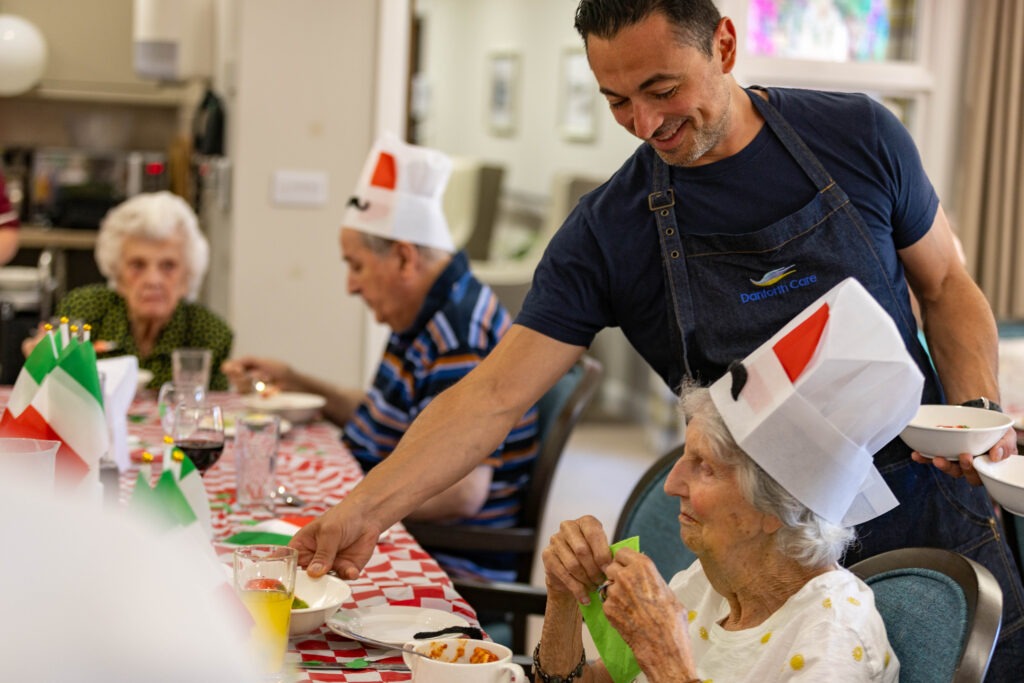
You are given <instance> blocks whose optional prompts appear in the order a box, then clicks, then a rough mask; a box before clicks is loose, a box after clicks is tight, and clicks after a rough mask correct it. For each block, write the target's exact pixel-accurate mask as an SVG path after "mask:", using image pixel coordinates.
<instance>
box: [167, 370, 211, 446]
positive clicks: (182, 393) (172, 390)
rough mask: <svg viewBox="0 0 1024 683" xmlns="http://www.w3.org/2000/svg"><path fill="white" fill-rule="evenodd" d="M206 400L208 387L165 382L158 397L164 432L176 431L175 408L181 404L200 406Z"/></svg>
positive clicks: (168, 433) (171, 432)
mask: <svg viewBox="0 0 1024 683" xmlns="http://www.w3.org/2000/svg"><path fill="white" fill-rule="evenodd" d="M205 401H206V389H205V388H204V387H202V386H200V385H198V384H192V385H184V384H181V385H179V384H175V383H174V382H164V383H163V386H161V387H160V393H159V394H158V396H157V399H156V407H157V413H158V414H159V415H160V426H161V427H163V429H164V434H167V435H171V434H173V433H174V409H175V408H177V407H178V406H180V405H186V406H200V405H202V404H203V403H204V402H205Z"/></svg>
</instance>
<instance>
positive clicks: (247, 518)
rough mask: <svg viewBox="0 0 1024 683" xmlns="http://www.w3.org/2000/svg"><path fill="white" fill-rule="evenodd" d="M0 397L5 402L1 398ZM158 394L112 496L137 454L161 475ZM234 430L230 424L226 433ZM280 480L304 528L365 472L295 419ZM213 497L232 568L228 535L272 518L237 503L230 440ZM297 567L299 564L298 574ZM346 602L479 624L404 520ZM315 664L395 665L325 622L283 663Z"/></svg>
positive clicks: (207, 480) (127, 481)
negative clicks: (147, 457) (362, 661)
mask: <svg viewBox="0 0 1024 683" xmlns="http://www.w3.org/2000/svg"><path fill="white" fill-rule="evenodd" d="M0 398H4V399H5V398H6V397H2V396H0ZM156 398H157V397H156V394H155V393H154V392H152V391H143V392H140V393H139V394H138V395H137V396H136V398H135V399H134V401H133V402H132V404H131V407H130V408H129V411H128V443H129V449H130V461H131V465H130V466H129V467H128V468H127V469H126V470H124V471H123V472H121V473H120V476H119V477H118V484H119V486H118V491H117V498H118V499H119V503H120V504H124V503H126V502H127V501H128V500H129V499H130V497H131V495H132V491H133V489H134V486H135V483H136V480H137V478H138V474H139V468H140V464H141V462H142V454H143V452H145V451H148V452H149V453H151V454H152V455H153V457H154V460H153V462H152V463H151V465H150V467H151V471H152V473H151V476H152V478H153V482H151V483H155V481H156V478H157V477H158V476H159V474H160V471H161V464H162V460H163V451H164V446H165V443H164V434H163V429H162V427H161V425H160V419H159V415H158V409H157V403H156ZM207 401H208V402H210V403H213V404H215V405H220V406H221V407H222V410H223V412H224V414H225V416H226V422H228V423H229V424H230V422H231V419H232V418H233V417H234V416H237V415H241V414H243V413H244V412H245V406H244V401H243V398H242V397H241V396H239V395H237V394H234V393H230V392H210V393H209V394H208V396H207ZM227 431H230V430H227ZM276 476H277V483H278V484H279V485H281V486H284V487H285V488H286V489H287V490H288V491H290V492H291V493H293V494H294V495H296V496H297V497H298V498H299V499H301V500H302V501H303V504H302V506H301V507H278V508H276V509H275V511H274V514H273V515H272V516H273V517H276V518H280V519H284V520H287V521H291V522H292V523H297V524H299V525H301V524H302V523H303V522H305V521H308V520H310V519H312V518H314V517H316V516H318V515H320V514H321V513H323V512H325V511H326V510H327V509H328V508H330V507H331V506H333V505H334V504H336V503H338V502H339V501H340V500H341V499H342V498H344V497H345V494H346V493H348V492H349V491H351V490H352V488H353V487H354V486H355V485H356V484H358V483H359V481H360V480H361V479H362V478H363V472H362V469H361V468H360V466H359V464H358V462H357V461H356V460H355V458H354V457H352V455H351V454H350V453H349V452H348V450H347V449H346V448H345V446H344V445H343V444H342V442H341V440H340V438H339V429H338V428H337V427H335V426H334V425H332V424H330V423H328V422H325V421H323V420H314V421H312V422H309V423H306V424H294V425H291V428H290V429H289V430H288V431H287V433H285V434H283V435H282V438H281V440H280V445H279V448H278V455H277V471H276ZM203 483H204V484H205V487H206V490H207V494H208V496H209V500H210V507H211V521H212V526H213V539H212V541H213V545H214V549H215V551H216V552H217V554H218V557H219V558H220V559H221V560H222V561H223V562H224V563H225V564H230V562H231V555H232V552H233V548H234V547H236V546H233V545H232V544H231V543H228V542H226V541H225V539H228V538H230V537H231V536H233V535H234V534H236V533H238V532H241V531H246V530H250V529H252V524H253V522H254V521H258V520H265V519H266V518H267V517H268V516H271V515H259V514H258V515H253V514H252V513H250V512H247V511H245V510H243V509H241V508H239V507H238V506H237V505H236V500H235V490H236V489H235V454H234V450H233V448H232V443H231V440H230V439H226V444H225V448H224V453H223V455H222V456H221V458H220V459H219V460H218V462H217V463H216V464H215V465H214V466H213V467H212V468H211V469H209V470H208V471H207V472H206V473H205V475H204V476H203ZM300 571H301V570H300ZM347 583H348V584H349V586H350V587H351V589H352V596H351V598H350V599H349V600H348V601H347V602H345V603H343V604H342V605H341V608H340V610H339V613H343V612H344V611H345V610H353V609H361V608H369V607H376V606H382V605H392V606H402V607H417V608H428V609H435V610H442V611H445V612H449V613H452V614H456V615H459V616H461V617H463V618H464V619H465V620H466V621H467V622H469V624H470V625H471V626H479V622H478V620H477V617H476V613H475V611H474V610H473V608H472V607H471V606H470V605H469V604H468V603H467V602H466V601H465V600H464V599H463V598H462V597H461V596H460V595H459V594H458V592H456V590H455V589H454V587H453V585H452V581H451V579H450V577H449V576H448V575H447V574H446V573H445V571H444V570H443V569H442V568H441V567H440V566H439V565H438V563H437V562H436V561H435V560H434V558H432V557H431V556H430V555H429V554H428V553H427V552H426V551H424V550H423V548H422V547H421V546H420V545H419V544H418V543H417V542H416V540H415V539H414V538H413V537H412V536H411V535H410V534H409V533H408V532H407V531H406V530H405V528H404V527H403V526H402V525H401V523H398V524H395V525H394V526H392V527H391V528H390V529H388V531H387V532H386V533H384V534H382V536H381V539H380V541H379V542H378V544H377V547H376V549H375V550H374V553H373V556H372V557H371V558H370V560H369V562H368V563H367V564H366V566H365V567H364V569H363V570H362V572H361V573H360V575H359V577H358V578H357V579H355V580H351V581H348V582H347ZM300 658H301V660H303V661H319V662H325V663H339V662H345V661H348V660H352V659H356V658H367V659H372V660H379V661H381V662H387V663H401V662H402V658H401V655H400V653H399V652H398V651H397V649H396V650H390V651H389V650H384V649H377V648H374V647H371V646H366V645H363V644H361V643H359V642H356V641H353V640H350V639H347V638H344V637H342V636H340V635H337V634H336V633H335V632H334V631H332V630H331V629H330V628H329V627H328V626H327V625H324V626H322V627H321V628H319V629H318V630H316V631H314V632H312V633H308V634H304V635H300V636H295V637H292V638H291V639H290V641H289V653H288V654H287V655H286V663H292V665H294V662H297V661H298V660H299V659H300ZM289 676H290V677H289V678H287V680H289V681H352V682H361V683H369V682H373V681H408V680H410V679H411V674H410V673H408V672H403V671H378V670H371V669H367V670H362V671H311V670H302V669H299V670H295V671H290V672H289Z"/></svg>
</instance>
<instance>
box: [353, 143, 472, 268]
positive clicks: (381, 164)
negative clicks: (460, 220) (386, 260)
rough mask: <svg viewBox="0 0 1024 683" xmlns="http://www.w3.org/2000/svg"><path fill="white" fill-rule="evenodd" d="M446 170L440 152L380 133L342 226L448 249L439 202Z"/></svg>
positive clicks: (448, 238) (448, 234)
mask: <svg viewBox="0 0 1024 683" xmlns="http://www.w3.org/2000/svg"><path fill="white" fill-rule="evenodd" d="M451 172H452V161H451V159H450V158H448V157H447V156H446V155H445V154H442V153H441V152H438V151H436V150H433V149H427V148H426V147H417V146H415V145H410V144H407V143H405V142H402V141H401V140H399V139H398V138H397V137H396V136H394V135H392V134H390V133H385V134H384V135H382V136H381V137H380V138H379V139H378V140H377V142H376V144H374V146H373V149H372V150H370V156H369V157H367V159H366V164H365V165H364V166H363V174H362V176H361V177H360V178H359V184H358V185H357V186H356V190H355V194H354V196H353V197H352V198H351V199H349V203H348V207H347V208H346V209H345V216H344V218H343V220H342V226H344V227H346V228H354V229H355V230H359V231H361V232H365V233H368V234H370V235H377V236H378V237H384V238H387V239H391V240H398V241H401V242H412V243H413V244H419V245H422V246H425V247H433V248H435V249H442V250H444V251H448V252H453V251H455V245H454V244H453V243H452V236H451V232H449V230H448V221H447V220H445V217H444V208H443V206H442V199H443V198H444V190H445V186H446V185H447V184H448V177H449V176H450V175H451Z"/></svg>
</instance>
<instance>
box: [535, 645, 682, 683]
mask: <svg viewBox="0 0 1024 683" xmlns="http://www.w3.org/2000/svg"><path fill="white" fill-rule="evenodd" d="M586 663H587V653H586V650H584V651H583V652H582V653H580V663H579V664H577V665H576V668H575V669H573V670H572V672H571V673H569V674H568V675H567V676H558V675H552V674H548V673H545V672H544V669H542V668H541V666H540V643H537V647H535V648H533V670H534V672H535V673H536V674H537V675H538V676H540V680H541V681H543V683H572V682H573V681H575V680H576V679H577V678H579V677H580V676H582V675H583V667H584V665H585V664H586ZM687 683H689V682H687ZM697 683H700V681H697Z"/></svg>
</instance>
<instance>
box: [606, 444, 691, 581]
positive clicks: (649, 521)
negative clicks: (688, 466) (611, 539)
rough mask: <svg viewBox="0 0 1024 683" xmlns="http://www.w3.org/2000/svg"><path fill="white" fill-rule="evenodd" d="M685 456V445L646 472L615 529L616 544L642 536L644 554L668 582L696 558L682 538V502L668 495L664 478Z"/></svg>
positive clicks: (634, 489) (661, 458)
mask: <svg viewBox="0 0 1024 683" xmlns="http://www.w3.org/2000/svg"><path fill="white" fill-rule="evenodd" d="M682 455H683V446H682V445H679V446H676V447H675V448H673V449H672V450H670V451H669V452H668V453H666V454H665V455H663V456H661V457H660V458H658V461H657V462H655V463H654V464H653V465H652V466H651V467H650V468H649V469H648V470H647V472H645V473H644V475H643V476H642V477H641V478H640V481H639V482H637V485H636V486H635V487H634V488H633V492H632V493H631V494H630V496H629V498H628V499H627V500H626V504H625V505H624V506H623V508H622V512H621V513H620V515H619V522H618V524H617V525H616V527H615V540H616V541H620V540H622V539H624V538H629V537H631V536H639V537H640V550H641V552H643V553H644V554H645V555H647V556H648V557H650V558H651V559H652V560H654V565H655V566H656V567H657V568H658V572H659V573H660V574H661V576H662V578H664V579H665V580H666V581H668V580H669V579H671V578H672V576H673V575H674V574H676V573H677V572H679V571H681V570H683V569H686V568H687V567H689V566H690V565H691V564H693V561H694V560H696V559H697V556H696V555H694V554H693V552H692V551H691V550H690V549H689V548H687V547H686V546H685V545H684V544H683V541H682V540H681V539H680V537H679V499H678V498H673V497H672V496H670V495H668V494H667V493H665V479H666V478H667V477H668V473H669V471H670V470H671V469H672V467H673V465H675V464H676V461H677V460H679V458H681V457H682Z"/></svg>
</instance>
